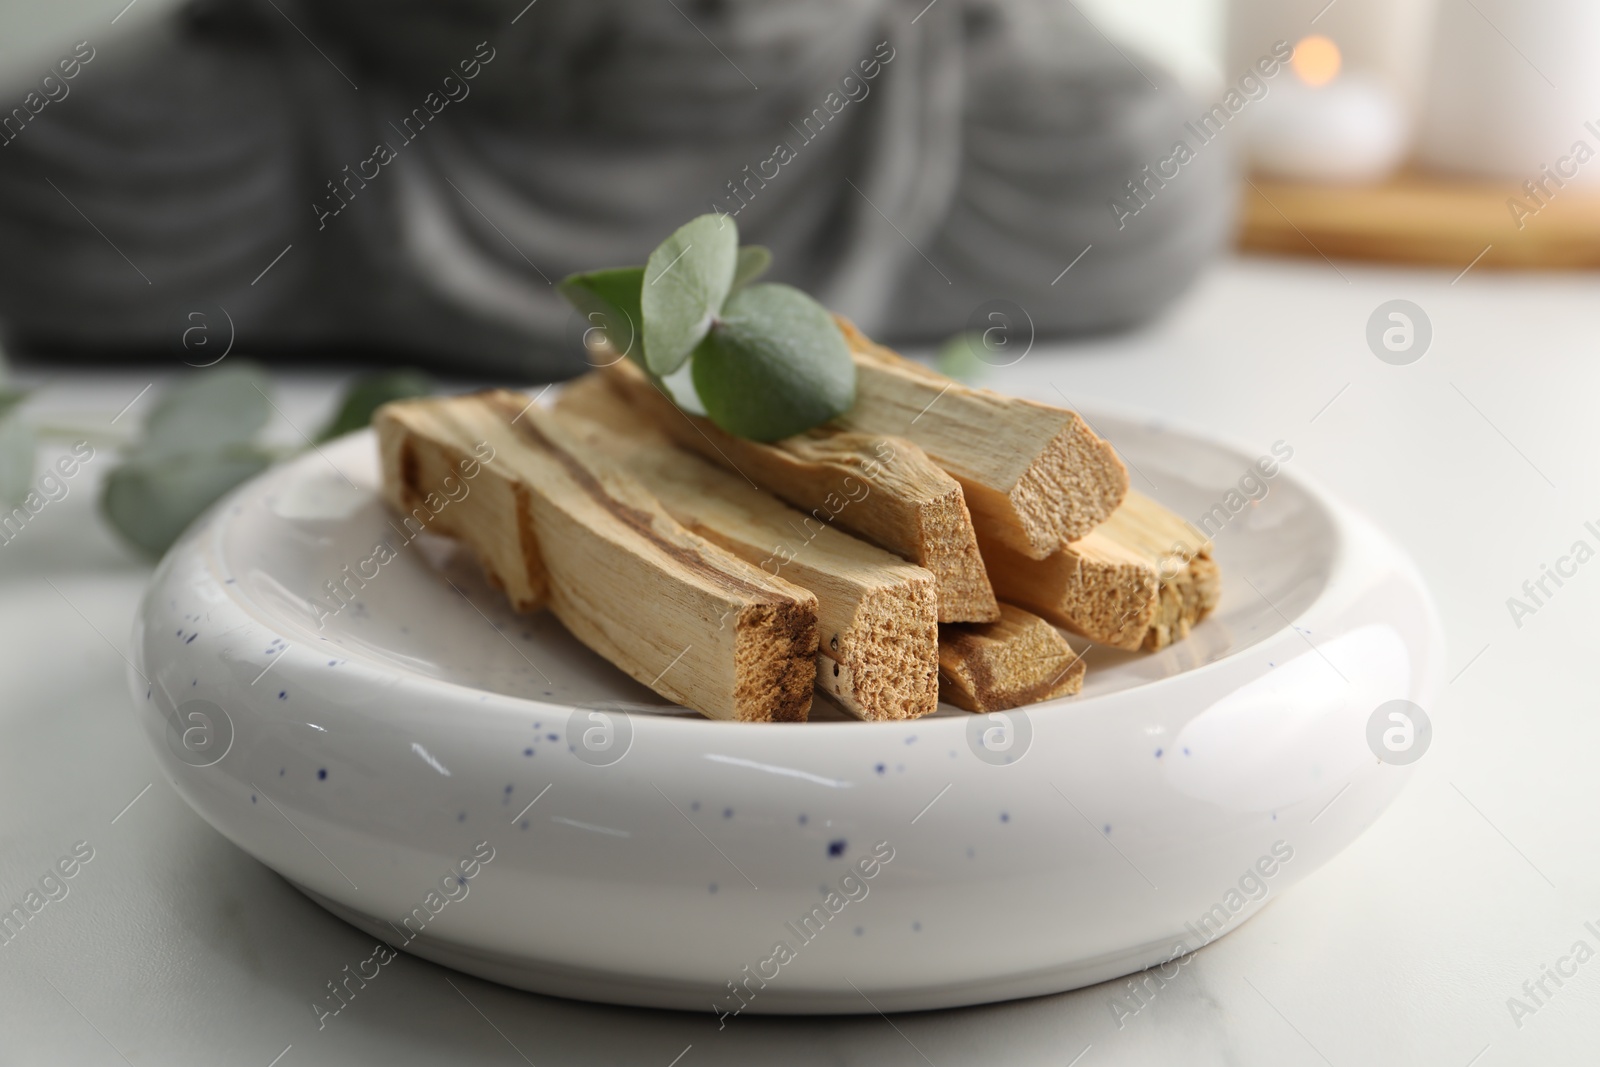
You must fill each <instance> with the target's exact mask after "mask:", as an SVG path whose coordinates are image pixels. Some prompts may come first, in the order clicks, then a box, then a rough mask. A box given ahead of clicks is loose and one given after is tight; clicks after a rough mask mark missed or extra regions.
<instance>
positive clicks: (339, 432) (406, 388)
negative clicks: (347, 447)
mask: <svg viewBox="0 0 1600 1067" xmlns="http://www.w3.org/2000/svg"><path fill="white" fill-rule="evenodd" d="M433 388H434V386H433V379H432V378H430V377H428V376H427V375H426V374H423V373H422V372H421V371H418V370H396V371H383V372H381V373H378V374H364V375H362V376H361V377H359V378H357V379H356V380H355V381H353V382H351V383H350V385H349V387H348V388H346V389H345V392H344V399H343V400H342V401H340V403H339V410H338V412H337V413H336V414H335V415H334V416H333V418H332V419H331V420H330V421H329V422H328V425H326V426H324V427H323V428H322V431H321V432H320V433H318V434H317V441H318V443H321V442H323V441H331V440H333V439H334V438H335V437H343V436H344V435H345V434H347V433H353V432H354V431H356V430H362V429H365V428H366V427H367V426H368V425H370V424H371V422H372V413H373V412H375V411H377V410H378V409H379V408H380V407H382V406H383V405H385V404H387V403H388V402H389V401H391V400H406V399H409V398H411V397H414V396H427V395H428V394H429V393H431V392H433Z"/></svg>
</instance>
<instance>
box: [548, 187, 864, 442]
mask: <svg viewBox="0 0 1600 1067" xmlns="http://www.w3.org/2000/svg"><path fill="white" fill-rule="evenodd" d="M771 262H772V254H771V253H770V252H768V251H767V250H766V249H765V248H762V247H761V246H759V245H747V246H745V247H743V248H741V247H739V230H738V227H737V226H736V225H735V224H734V222H733V220H732V219H731V218H728V217H727V216H725V215H701V216H700V217H699V218H696V219H694V220H692V221H690V222H688V223H686V224H684V225H683V226H681V227H679V228H678V229H677V231H676V232H674V233H673V234H672V236H671V237H668V238H667V239H666V240H665V241H663V242H661V244H660V246H658V247H657V248H656V250H655V251H654V252H652V253H650V258H649V260H648V261H646V263H645V265H644V266H643V267H617V268H612V269H608V270H597V271H590V272H587V273H583V274H573V275H570V276H569V277H567V278H565V279H563V280H562V282H561V285H560V289H561V292H562V294H563V295H565V296H566V297H567V299H568V300H569V301H571V302H572V304H573V305H574V306H575V307H577V308H578V310H579V311H580V312H582V313H583V314H584V315H585V316H586V317H587V318H588V319H589V320H590V321H591V323H594V324H596V325H599V326H601V327H602V332H603V333H604V335H605V338H606V344H607V346H608V347H610V348H611V349H612V350H613V351H615V352H616V353H618V354H620V355H625V356H627V357H628V358H629V359H632V360H634V361H635V362H636V363H638V364H639V365H640V366H641V367H643V368H644V370H645V372H646V373H647V374H649V375H650V377H651V379H652V380H654V381H655V382H656V384H657V385H661V386H663V391H664V392H666V393H667V395H668V396H673V392H672V390H671V389H668V388H665V386H664V382H665V379H666V378H667V377H668V376H669V375H673V374H676V373H677V372H678V371H680V370H681V369H682V368H683V366H684V364H685V363H688V364H689V373H690V380H691V381H692V382H693V384H694V391H695V394H696V395H697V397H698V398H699V402H700V404H701V405H702V406H703V407H704V408H705V412H706V415H707V416H708V417H709V418H710V419H711V421H712V422H714V423H716V424H717V425H718V426H719V427H721V428H722V429H724V430H726V431H728V432H729V433H731V434H734V435H736V436H739V437H746V438H750V439H752V440H756V441H776V440H779V439H780V438H784V437H790V436H793V435H794V434H797V433H800V432H802V431H804V430H809V429H810V428H811V427H813V426H818V425H821V424H822V423H824V422H827V421H828V420H829V419H831V418H834V417H835V416H837V415H842V414H844V413H845V412H846V411H848V410H850V407H851V405H852V404H854V403H855V389H856V372H855V363H854V361H852V360H851V358H850V349H849V347H848V346H847V345H846V344H845V339H844V334H843V333H842V332H841V331H840V329H839V326H838V324H837V323H835V322H834V321H833V316H831V315H829V314H828V312H827V309H825V308H824V307H823V306H822V305H821V304H819V303H817V302H816V301H815V300H813V299H812V298H811V297H809V296H807V295H806V294H805V293H803V292H801V291H800V290H799V289H796V288H794V287H793V286H788V285H778V284H772V283H763V284H759V285H758V284H752V283H753V282H754V281H755V279H756V278H758V277H760V276H761V274H763V273H764V272H765V271H766V269H767V267H768V266H769V265H770V264H771Z"/></svg>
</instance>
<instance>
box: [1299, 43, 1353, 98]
mask: <svg viewBox="0 0 1600 1067" xmlns="http://www.w3.org/2000/svg"><path fill="white" fill-rule="evenodd" d="M1343 62H1344V57H1342V56H1341V55H1340V54H1339V46H1338V45H1336V44H1334V43H1333V42H1332V41H1331V40H1329V39H1328V38H1326V37H1324V36H1322V35H1321V34H1320V33H1317V34H1312V35H1311V36H1310V37H1303V38H1301V39H1300V41H1299V42H1298V43H1296V44H1295V46H1294V58H1293V59H1291V60H1290V61H1289V63H1290V65H1291V66H1293V67H1294V72H1295V74H1296V75H1298V76H1299V78H1300V80H1301V81H1303V82H1305V83H1306V84H1307V85H1309V86H1311V87H1312V88H1316V87H1318V86H1321V85H1327V84H1328V83H1329V82H1331V81H1333V79H1334V78H1336V77H1338V75H1339V67H1340V66H1341V65H1342V64H1343Z"/></svg>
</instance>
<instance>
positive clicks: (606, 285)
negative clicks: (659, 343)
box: [557, 267, 644, 363]
mask: <svg viewBox="0 0 1600 1067" xmlns="http://www.w3.org/2000/svg"><path fill="white" fill-rule="evenodd" d="M557 288H558V289H560V290H561V295H562V296H564V297H566V298H567V301H568V302H569V303H570V304H572V306H573V307H575V308H577V309H578V310H579V311H580V312H582V313H583V316H584V318H585V319H586V320H588V323H589V325H588V327H587V328H586V329H585V330H584V333H583V338H584V346H585V347H586V348H593V347H596V346H598V345H601V344H603V345H604V346H605V347H607V348H609V349H611V350H612V351H613V352H616V353H618V354H620V355H624V356H628V357H630V358H631V359H633V360H635V361H636V362H639V363H643V362H644V345H643V344H642V343H640V336H641V334H642V333H643V328H644V312H643V311H642V310H640V307H639V300H640V294H641V290H643V288H644V268H643V267H615V268H613V269H611V270H592V271H589V272H588V273H587V274H569V275H567V277H565V278H563V279H562V280H561V284H560V285H559V286H557ZM595 329H599V330H600V331H601V336H599V337H595V336H594V335H593V331H594V330H595Z"/></svg>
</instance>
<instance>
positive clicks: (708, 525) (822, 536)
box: [557, 379, 939, 721]
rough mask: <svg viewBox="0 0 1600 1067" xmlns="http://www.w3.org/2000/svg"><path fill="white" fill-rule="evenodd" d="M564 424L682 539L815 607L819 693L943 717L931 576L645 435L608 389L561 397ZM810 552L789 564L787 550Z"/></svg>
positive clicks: (856, 708)
mask: <svg viewBox="0 0 1600 1067" xmlns="http://www.w3.org/2000/svg"><path fill="white" fill-rule="evenodd" d="M557 411H558V413H559V414H560V415H561V416H562V417H564V418H565V419H566V420H567V421H568V426H569V428H570V429H571V430H572V432H573V436H574V439H575V440H577V441H579V442H581V443H582V446H583V447H584V448H585V449H586V450H592V451H593V452H595V453H598V454H600V455H603V456H605V457H606V459H608V460H610V461H611V462H614V463H616V464H617V465H618V466H619V467H621V468H622V469H624V470H626V471H627V472H628V473H629V474H631V475H633V476H634V477H636V478H638V479H639V481H640V482H641V483H642V484H643V485H644V486H645V487H646V488H647V489H649V490H650V492H651V493H652V494H653V495H654V496H655V498H656V499H657V500H659V501H660V502H661V504H662V506H663V507H665V508H666V509H667V511H668V512H669V513H670V514H671V515H672V517H673V518H675V519H677V520H678V521H679V522H680V523H682V524H683V525H684V526H685V527H686V528H688V529H690V530H692V531H694V532H695V533H697V534H699V535H700V536H701V537H704V538H705V539H706V540H708V541H711V542H714V543H715V544H718V545H721V546H722V547H723V548H725V549H727V550H728V551H729V552H732V553H733V554H734V555H736V556H738V557H739V558H740V559H743V560H745V561H746V562H749V563H753V564H756V565H757V566H759V567H761V568H762V569H763V570H765V571H767V572H768V573H770V574H774V575H779V576H781V577H782V578H784V579H785V580H786V581H790V582H793V583H794V584H795V585H798V586H800V587H801V588H802V589H808V590H810V591H811V592H812V593H814V594H815V595H816V598H817V624H818V631H817V634H818V639H819V640H818V650H817V651H818V655H817V672H816V673H817V688H818V689H821V690H822V691H823V692H825V693H827V694H828V695H829V696H831V697H833V698H834V699H835V700H837V701H838V702H839V703H840V704H842V705H843V706H844V708H845V709H846V710H847V711H849V712H850V713H851V714H853V715H855V716H857V717H858V718H861V719H867V720H869V721H881V720H886V719H915V718H918V717H920V716H923V715H928V714H931V713H933V712H934V711H935V710H937V709H938V706H939V680H938V673H939V670H938V669H939V657H938V652H939V623H938V616H937V613H936V605H935V597H934V585H933V575H932V574H929V573H928V572H927V571H926V570H923V569H922V568H921V567H918V566H916V565H914V564H911V563H907V562H905V561H904V560H902V559H900V558H899V557H898V556H894V555H891V554H890V553H888V552H885V551H884V550H883V549H881V548H875V547H873V546H872V545H869V544H867V543H866V542H865V541H858V540H856V539H855V538H853V537H851V536H849V535H848V534H844V533H840V532H839V531H838V530H835V529H833V528H832V527H827V526H825V527H822V528H820V529H818V530H815V531H812V532H810V533H806V532H805V528H804V526H803V525H802V523H803V522H804V519H805V517H804V516H803V515H801V514H800V513H799V512H797V511H795V510H793V509H792V508H790V507H788V506H787V505H785V504H783V503H781V502H780V501H778V500H777V499H776V498H774V497H772V496H769V495H768V494H766V493H763V492H762V491H761V490H759V489H752V488H750V486H749V485H748V484H746V483H745V481H744V480H743V479H742V478H740V477H739V476H738V475H737V474H733V473H731V472H729V471H725V470H723V469H722V468H721V467H716V466H713V465H711V464H710V463H707V462H706V461H705V460H703V459H701V458H700V457H698V456H695V455H692V454H690V453H688V452H684V451H681V450H680V449H678V448H677V447H676V446H675V445H673V444H672V443H671V442H670V441H667V440H666V439H665V438H664V437H663V436H661V435H658V434H656V433H654V432H653V430H651V429H650V428H645V429H644V430H643V432H641V427H640V422H639V418H638V415H637V413H636V412H635V411H634V409H633V408H632V407H630V406H629V405H628V404H627V402H626V401H624V400H622V399H621V398H620V397H618V396H617V395H616V394H615V393H614V392H612V391H611V390H610V389H609V388H608V387H607V386H606V385H605V383H603V382H600V381H598V380H593V379H590V380H587V381H582V382H579V383H578V384H575V385H574V386H572V387H571V388H569V389H567V390H566V391H564V392H563V393H562V395H561V399H560V401H559V402H558V404H557ZM797 538H798V539H800V540H801V541H802V542H803V547H801V548H800V549H799V551H798V552H796V553H794V557H793V559H790V560H787V561H785V560H782V559H780V558H779V557H778V556H777V555H776V554H775V553H776V551H777V550H778V548H779V546H781V545H783V544H786V543H792V542H794V541H796V539H797Z"/></svg>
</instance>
